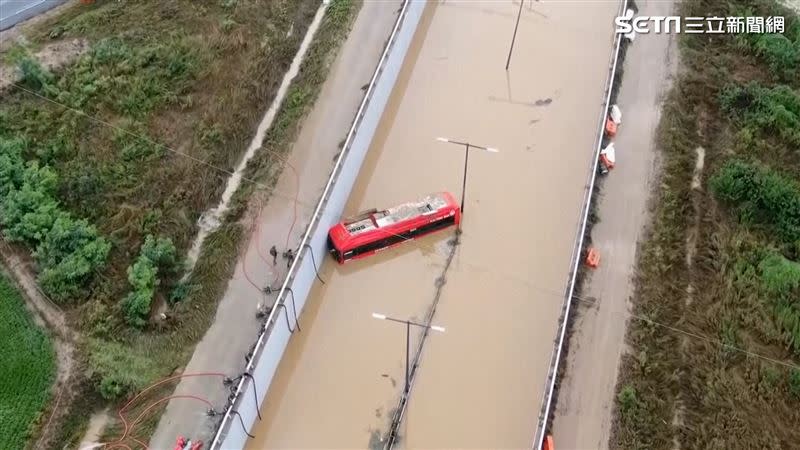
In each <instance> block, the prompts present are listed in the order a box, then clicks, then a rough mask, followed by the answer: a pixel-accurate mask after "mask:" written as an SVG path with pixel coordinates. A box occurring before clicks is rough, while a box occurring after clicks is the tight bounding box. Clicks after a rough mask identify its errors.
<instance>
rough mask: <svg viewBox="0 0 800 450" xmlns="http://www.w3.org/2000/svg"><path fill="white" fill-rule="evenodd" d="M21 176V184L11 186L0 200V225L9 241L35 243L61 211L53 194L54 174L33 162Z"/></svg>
mask: <svg viewBox="0 0 800 450" xmlns="http://www.w3.org/2000/svg"><path fill="white" fill-rule="evenodd" d="M21 178H22V179H21V180H20V181H21V186H19V187H18V188H16V187H14V186H12V187H11V188H10V189H8V190H7V193H6V195H5V198H4V199H2V200H0V213H1V214H0V224H2V225H3V231H4V234H5V236H6V237H7V238H8V239H9V240H11V241H20V242H26V243H28V244H30V245H36V244H37V243H38V242H40V241H42V240H43V239H44V236H45V234H46V233H47V232H48V231H49V230H50V228H51V227H52V226H53V223H54V222H55V220H56V219H57V218H58V217H59V216H60V215H63V214H64V213H63V212H62V211H61V210H60V209H59V207H58V202H57V201H56V200H55V196H54V194H55V188H56V175H55V173H54V172H53V171H52V170H50V168H48V167H46V166H45V167H42V168H39V166H38V164H37V163H36V162H32V163H29V164H28V167H26V169H25V171H24V173H23V174H22V177H21Z"/></svg>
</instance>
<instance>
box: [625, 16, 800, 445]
mask: <svg viewBox="0 0 800 450" xmlns="http://www.w3.org/2000/svg"><path fill="white" fill-rule="evenodd" d="M680 8H681V10H680V14H681V15H682V16H698V15H700V16H702V15H705V14H706V13H708V12H709V11H713V12H714V13H715V14H718V15H721V16H742V15H750V16H780V15H783V16H785V17H786V19H787V33H786V35H785V38H786V39H789V40H790V41H791V43H792V46H791V48H790V47H787V46H786V45H785V44H786V42H785V40H784V39H783V38H776V39H773V38H763V37H760V38H759V37H752V36H750V37H745V36H734V35H725V36H702V35H682V36H681V37H680V40H679V47H680V51H681V62H682V64H683V67H682V70H681V71H680V76H679V77H678V78H677V79H676V81H675V83H674V86H673V90H672V92H671V93H670V95H669V96H668V98H667V99H666V101H665V106H664V111H663V114H662V121H661V124H660V127H659V130H658V143H659V147H660V150H661V152H662V160H663V166H662V173H661V179H660V180H659V181H660V182H659V183H656V186H658V189H657V190H656V192H655V195H656V203H655V205H656V207H655V209H654V214H653V219H652V224H651V228H650V231H649V234H648V236H647V239H646V241H645V242H644V243H643V245H642V247H641V251H640V255H639V261H638V270H637V278H636V293H635V296H634V301H633V305H634V306H633V308H634V313H635V314H636V315H637V316H640V317H644V318H646V319H647V320H633V321H632V322H631V324H630V327H629V330H628V336H627V340H628V343H629V345H630V349H631V351H630V352H629V354H627V355H626V356H624V357H623V362H622V366H621V369H620V381H619V385H618V397H617V400H618V402H617V409H616V417H615V421H614V426H613V430H612V438H611V447H612V448H625V449H672V448H674V442H675V441H677V443H678V444H679V445H680V448H686V449H694V448H731V449H733V448H769V449H780V448H791V447H793V446H796V442H797V441H798V440H799V439H800V430H798V429H797V427H796V426H795V424H796V423H797V422H798V420H800V398H798V394H797V393H798V392H800V388H799V387H798V386H800V381H798V380H800V375H798V371H797V370H794V369H792V368H791V367H792V366H793V365H794V366H797V365H798V364H800V352H799V351H798V346H797V342H798V340H800V326H799V325H800V314H799V313H798V312H799V311H800V303H798V300H797V299H798V298H800V297H798V295H800V292H798V283H799V282H800V281H798V280H800V278H799V277H800V275H798V273H800V270H799V269H798V263H800V241H798V232H797V230H798V223H799V222H798V220H800V212H798V211H800V210H798V207H797V202H798V190H797V189H798V188H797V186H798V181H800V152H798V150H797V142H798V138H797V136H798V135H797V123H798V112H800V109H798V105H800V103H798V101H797V99H798V96H797V92H798V89H800V77H798V74H797V71H796V70H793V69H792V68H793V67H796V64H797V55H798V54H800V53H799V52H800V37H799V36H798V35H797V33H796V30H797V29H798V27H800V22H798V21H797V19H796V18H795V16H794V15H793V14H792V13H791V12H789V11H787V10H785V9H784V8H782V7H780V6H778V5H777V4H776V2H774V1H773V0H730V1H729V0H696V1H691V2H683V3H682V4H681V7H680ZM698 146H701V147H703V148H704V149H705V151H706V158H705V168H704V172H703V177H702V188H701V189H700V190H692V189H691V187H690V186H691V181H692V173H693V170H694V164H695V149H696V148H697V147H698ZM691 235H694V236H696V238H695V240H694V245H695V250H696V253H695V257H694V258H693V260H692V262H691V265H690V264H689V263H687V260H686V254H687V251H688V250H687V248H688V245H689V243H688V242H687V238H688V237H689V236H691ZM690 286H691V292H689V289H688V287H690ZM651 321H652V322H651ZM654 322H655V323H654ZM656 323H658V324H664V325H667V326H670V327H675V328H678V329H680V330H684V331H686V332H689V333H691V334H693V335H699V336H703V337H705V339H698V338H694V337H691V336H686V335H684V334H680V333H676V332H674V331H671V330H669V329H667V328H664V327H662V326H659V325H657V324H656ZM741 350H744V351H746V352H750V353H745V352H742V351H741ZM753 354H758V355H762V356H764V357H765V358H760V357H755V356H753ZM775 361H777V363H776V362H775ZM676 419H679V420H676Z"/></svg>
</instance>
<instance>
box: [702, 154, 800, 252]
mask: <svg viewBox="0 0 800 450" xmlns="http://www.w3.org/2000/svg"><path fill="white" fill-rule="evenodd" d="M709 186H710V187H711V190H712V191H713V192H714V193H715V194H716V196H717V197H718V198H719V199H720V200H722V201H723V202H725V203H727V204H728V205H730V206H732V207H733V208H734V210H736V211H737V212H738V214H739V220H740V221H741V222H743V223H746V224H756V223H757V224H762V225H765V226H767V227H770V228H773V229H774V230H775V231H777V233H778V234H779V236H780V237H781V238H783V240H785V241H786V242H787V243H790V244H794V243H795V242H797V241H798V240H800V186H798V185H797V183H795V182H794V181H793V180H792V179H790V178H787V177H784V176H782V175H780V174H779V173H777V172H775V171H773V170H771V169H769V168H767V167H763V166H761V165H756V164H750V163H746V162H743V161H739V160H732V161H729V162H728V163H727V164H725V165H724V166H723V167H722V168H721V169H720V170H719V171H718V172H717V173H716V174H714V176H712V177H711V180H710V182H709Z"/></svg>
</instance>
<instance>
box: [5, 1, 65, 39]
mask: <svg viewBox="0 0 800 450" xmlns="http://www.w3.org/2000/svg"><path fill="white" fill-rule="evenodd" d="M66 1H67V0H0V31H2V30H5V29H8V28H11V27H13V26H14V25H16V24H18V23H19V22H22V21H24V20H28V19H30V18H31V17H33V16H35V15H37V14H40V13H43V12H45V11H47V10H48V9H50V8H53V7H56V6H58V5H60V4H62V3H64V2H66Z"/></svg>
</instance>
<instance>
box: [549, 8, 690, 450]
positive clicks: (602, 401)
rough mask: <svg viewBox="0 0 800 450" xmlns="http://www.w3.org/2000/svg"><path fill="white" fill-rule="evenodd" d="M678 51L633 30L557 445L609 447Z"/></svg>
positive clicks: (558, 416)
mask: <svg viewBox="0 0 800 450" xmlns="http://www.w3.org/2000/svg"><path fill="white" fill-rule="evenodd" d="M637 5H638V6H639V14H640V15H648V16H668V15H671V14H672V12H673V11H674V9H673V2H672V1H663V0H637ZM676 58H677V50H676V48H675V39H674V36H672V35H666V34H647V35H639V36H637V37H636V40H635V42H634V43H633V45H632V46H631V48H630V49H629V50H628V53H627V56H626V60H625V67H624V70H625V73H624V78H623V80H622V86H621V90H620V93H619V97H618V104H619V106H620V108H621V109H622V112H623V122H622V125H621V126H620V130H619V133H618V134H617V137H616V144H615V146H616V148H617V164H616V167H615V169H614V170H613V171H612V172H611V173H610V174H609V175H608V177H607V178H606V179H605V180H604V182H603V187H602V195H601V196H600V201H599V204H598V211H599V216H600V219H601V220H600V222H599V223H598V224H596V225H595V226H594V228H593V231H592V241H593V243H594V246H595V247H596V248H597V249H598V250H599V251H600V254H601V264H600V267H599V268H598V269H596V270H595V271H594V272H592V274H591V275H590V279H589V280H587V282H586V283H585V284H584V289H583V292H582V293H581V295H582V296H583V297H586V298H592V297H594V298H596V299H597V300H596V302H595V303H594V304H591V305H587V304H579V305H580V306H579V307H578V308H577V309H576V312H577V317H576V320H575V322H574V324H573V334H572V336H571V338H570V341H569V356H568V358H567V362H566V371H565V376H564V378H563V380H562V382H561V386H560V388H559V394H558V403H557V404H556V412H555V416H554V424H553V435H554V438H555V443H556V446H557V448H560V449H588V448H592V449H603V448H608V439H609V433H610V429H611V420H612V414H613V410H614V404H615V397H614V394H615V387H616V383H617V366H618V365H619V361H620V357H621V355H622V352H623V351H624V345H625V344H624V341H625V329H626V327H625V326H623V324H625V323H626V320H627V316H626V314H625V313H626V311H628V308H629V305H628V299H629V298H630V296H631V295H632V294H633V285H632V282H633V274H634V270H635V265H636V249H637V245H638V242H639V238H640V236H641V235H642V232H643V231H644V226H645V224H646V223H647V220H648V215H647V213H646V211H647V201H648V196H649V193H650V192H651V191H652V189H653V186H652V185H651V183H652V179H653V176H654V173H655V170H656V149H655V142H654V139H655V132H656V127H657V126H658V121H659V118H660V111H661V102H662V101H663V99H664V96H665V95H666V92H667V91H668V89H669V85H670V82H671V78H672V76H673V75H674V70H675V67H676V66H677V64H676V62H677V61H676Z"/></svg>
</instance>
